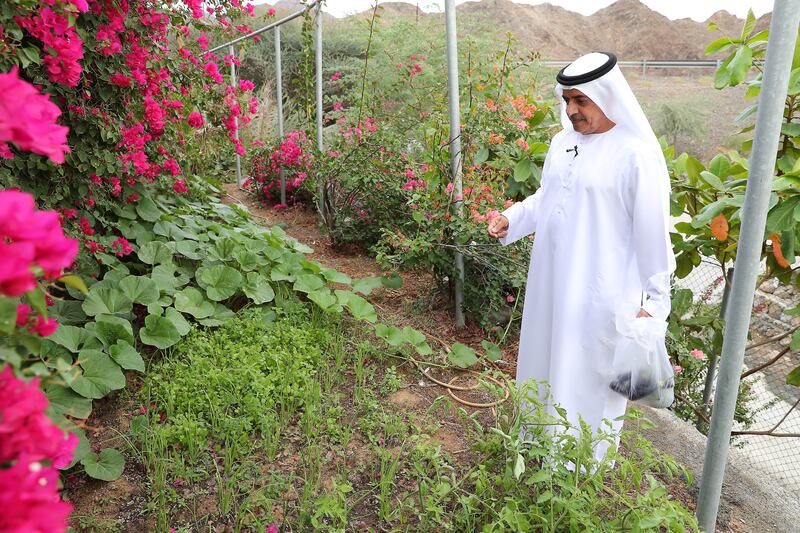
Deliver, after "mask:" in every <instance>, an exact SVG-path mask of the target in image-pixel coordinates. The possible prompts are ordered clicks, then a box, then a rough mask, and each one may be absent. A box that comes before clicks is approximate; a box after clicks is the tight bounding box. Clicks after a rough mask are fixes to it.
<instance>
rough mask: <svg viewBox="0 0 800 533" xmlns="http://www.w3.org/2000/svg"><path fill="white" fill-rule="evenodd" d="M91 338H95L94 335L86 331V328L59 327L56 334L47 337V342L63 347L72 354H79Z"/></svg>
mask: <svg viewBox="0 0 800 533" xmlns="http://www.w3.org/2000/svg"><path fill="white" fill-rule="evenodd" d="M90 338H94V335H92V334H91V333H89V332H88V331H86V329H85V328H82V327H77V326H58V329H57V330H56V331H55V333H53V334H52V335H50V336H49V337H47V340H48V341H50V342H54V343H56V344H58V345H59V346H63V347H64V348H66V349H67V350H69V351H70V352H72V353H78V352H79V351H80V350H81V348H83V347H84V344H85V343H86V341H88V340H89V339H90Z"/></svg>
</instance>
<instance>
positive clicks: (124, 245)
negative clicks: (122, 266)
mask: <svg viewBox="0 0 800 533" xmlns="http://www.w3.org/2000/svg"><path fill="white" fill-rule="evenodd" d="M111 249H112V250H116V254H117V255H118V256H119V257H122V256H124V255H128V254H129V253H131V252H133V247H132V246H131V243H129V242H128V239H126V238H125V237H120V238H118V239H117V240H116V241H114V242H113V243H111Z"/></svg>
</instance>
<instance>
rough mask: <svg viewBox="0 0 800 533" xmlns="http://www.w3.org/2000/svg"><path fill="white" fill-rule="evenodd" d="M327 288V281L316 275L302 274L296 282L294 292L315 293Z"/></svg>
mask: <svg viewBox="0 0 800 533" xmlns="http://www.w3.org/2000/svg"><path fill="white" fill-rule="evenodd" d="M324 286H325V280H323V279H322V278H321V277H319V276H317V275H315V274H300V275H299V276H297V281H295V282H294V290H295V291H298V292H305V293H309V292H314V291H316V290H318V289H321V288H322V287H324Z"/></svg>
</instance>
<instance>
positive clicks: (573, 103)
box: [563, 89, 614, 135]
mask: <svg viewBox="0 0 800 533" xmlns="http://www.w3.org/2000/svg"><path fill="white" fill-rule="evenodd" d="M563 98H564V105H565V106H567V116H568V117H569V120H570V121H571V122H572V127H573V128H574V129H575V131H577V132H578V133H582V134H583V135H589V134H591V133H603V132H606V131H608V130H610V129H611V128H613V127H614V123H613V122H612V121H611V120H609V119H608V117H606V115H605V113H603V110H602V109H600V108H599V107H598V106H597V104H595V103H594V102H592V100H591V99H590V98H589V97H588V96H586V95H585V94H583V93H582V92H580V91H579V90H578V89H564V91H563Z"/></svg>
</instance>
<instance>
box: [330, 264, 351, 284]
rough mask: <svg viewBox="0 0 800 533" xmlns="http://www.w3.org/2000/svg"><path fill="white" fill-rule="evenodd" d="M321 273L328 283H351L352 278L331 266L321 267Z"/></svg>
mask: <svg viewBox="0 0 800 533" xmlns="http://www.w3.org/2000/svg"><path fill="white" fill-rule="evenodd" d="M322 275H323V276H325V279H326V280H328V282H329V283H341V284H342V285H351V284H352V283H353V278H351V277H350V276H348V275H347V274H345V273H343V272H339V271H338V270H335V269H333V268H323V269H322Z"/></svg>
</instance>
